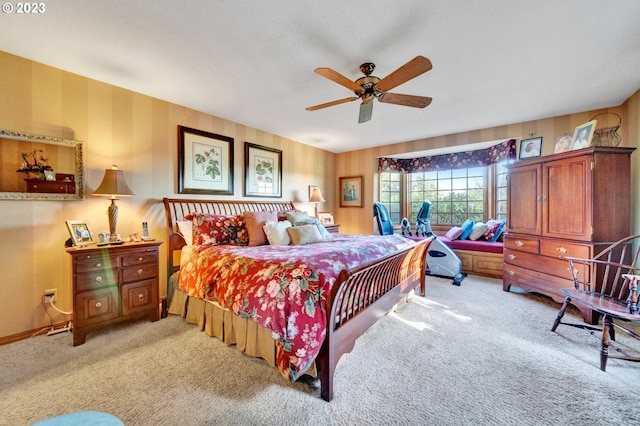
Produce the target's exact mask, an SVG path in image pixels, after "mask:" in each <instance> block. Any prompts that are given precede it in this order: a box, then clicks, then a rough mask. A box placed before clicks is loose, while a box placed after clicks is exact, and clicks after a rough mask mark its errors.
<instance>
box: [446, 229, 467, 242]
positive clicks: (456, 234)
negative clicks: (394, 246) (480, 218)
mask: <svg viewBox="0 0 640 426" xmlns="http://www.w3.org/2000/svg"><path fill="white" fill-rule="evenodd" d="M462 231H463V229H462V228H461V227H459V226H454V227H453V228H451V229H449V231H447V233H446V234H445V236H446V237H447V238H448V239H450V240H457V239H458V238H460V235H462Z"/></svg>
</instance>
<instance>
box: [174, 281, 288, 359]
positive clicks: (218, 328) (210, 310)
mask: <svg viewBox="0 0 640 426" xmlns="http://www.w3.org/2000/svg"><path fill="white" fill-rule="evenodd" d="M169 314H172V315H180V316H181V317H183V318H184V319H185V320H186V321H187V322H188V323H190V324H197V325H198V327H199V328H200V331H204V332H205V333H206V334H207V336H210V337H215V338H217V339H219V340H220V341H222V342H224V343H225V344H227V345H235V346H236V349H238V350H239V351H240V352H243V353H244V354H246V355H249V356H252V357H257V358H262V359H264V360H265V361H267V362H268V363H269V365H271V366H272V367H275V366H276V347H275V340H274V339H273V337H272V336H271V330H269V329H267V328H264V327H262V326H260V325H258V324H257V323H255V322H254V321H252V320H251V319H249V318H241V317H239V316H237V315H234V314H233V313H232V312H231V311H229V310H227V309H225V308H223V307H221V306H220V305H219V304H218V303H217V302H210V301H206V300H201V299H197V298H195V297H192V296H188V295H187V294H186V293H183V292H182V291H180V290H175V291H174V292H173V295H172V297H171V302H170V304H169Z"/></svg>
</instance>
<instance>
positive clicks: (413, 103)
mask: <svg viewBox="0 0 640 426" xmlns="http://www.w3.org/2000/svg"><path fill="white" fill-rule="evenodd" d="M378 100H379V101H380V102H384V103H387V104H396V105H404V106H408V107H413V108H424V107H426V106H427V105H429V104H430V103H431V101H432V99H431V98H429V97H426V96H414V95H401V94H399V93H381V94H380V96H378Z"/></svg>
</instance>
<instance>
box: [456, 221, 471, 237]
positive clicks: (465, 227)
mask: <svg viewBox="0 0 640 426" xmlns="http://www.w3.org/2000/svg"><path fill="white" fill-rule="evenodd" d="M461 228H462V234H460V237H458V238H460V239H461V240H466V239H467V238H469V234H471V231H472V230H473V221H472V220H471V219H467V220H465V221H464V222H463V223H462V226H461Z"/></svg>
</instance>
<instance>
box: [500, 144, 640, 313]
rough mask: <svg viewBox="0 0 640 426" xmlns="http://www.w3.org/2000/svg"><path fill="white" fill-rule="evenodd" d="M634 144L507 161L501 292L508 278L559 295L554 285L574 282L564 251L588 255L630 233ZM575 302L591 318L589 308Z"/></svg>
mask: <svg viewBox="0 0 640 426" xmlns="http://www.w3.org/2000/svg"><path fill="white" fill-rule="evenodd" d="M634 149H635V148H616V147H589V148H584V149H578V150H574V151H568V152H563V153H558V154H553V155H547V156H543V157H538V158H533V159H527V160H522V161H517V162H515V163H514V164H512V165H510V166H509V168H508V174H507V198H508V201H507V226H506V233H505V236H504V269H503V290H504V291H509V289H510V287H511V286H512V285H514V286H517V287H519V288H521V289H522V290H526V291H532V292H536V293H541V294H544V295H547V296H549V297H551V298H553V300H555V301H556V302H562V301H563V300H564V296H563V295H562V294H561V293H560V291H559V289H560V288H566V287H572V286H573V282H572V281H571V277H570V273H569V270H568V266H569V264H568V262H567V260H566V259H563V258H562V256H573V257H583V258H591V257H593V256H595V255H596V254H598V253H599V252H600V251H602V250H603V249H604V248H605V247H607V246H608V245H610V244H611V243H612V242H615V241H617V240H619V239H620V238H623V237H626V236H627V235H629V233H630V231H631V220H630V216H631V204H630V201H629V198H630V196H631V188H630V185H631V153H632V152H633V151H634ZM580 273H584V274H587V275H588V276H589V275H590V274H591V271H580ZM594 278H595V277H590V278H589V279H593V280H594V283H595V279H594ZM577 307H578V308H579V309H580V310H581V313H582V317H583V319H584V321H585V322H587V323H590V324H595V323H597V321H598V315H597V314H595V312H591V310H590V309H586V308H584V307H583V306H577Z"/></svg>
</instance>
